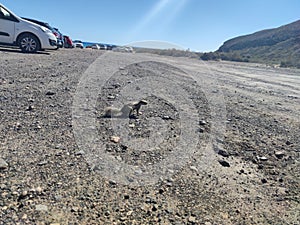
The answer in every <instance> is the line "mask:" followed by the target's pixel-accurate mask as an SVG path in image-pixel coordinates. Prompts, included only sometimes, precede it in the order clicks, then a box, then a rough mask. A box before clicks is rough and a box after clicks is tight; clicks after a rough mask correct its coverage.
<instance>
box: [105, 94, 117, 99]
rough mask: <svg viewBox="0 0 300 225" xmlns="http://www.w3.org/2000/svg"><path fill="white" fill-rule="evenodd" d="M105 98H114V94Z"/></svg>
mask: <svg viewBox="0 0 300 225" xmlns="http://www.w3.org/2000/svg"><path fill="white" fill-rule="evenodd" d="M107 98H108V99H115V98H116V96H114V95H109V96H107Z"/></svg>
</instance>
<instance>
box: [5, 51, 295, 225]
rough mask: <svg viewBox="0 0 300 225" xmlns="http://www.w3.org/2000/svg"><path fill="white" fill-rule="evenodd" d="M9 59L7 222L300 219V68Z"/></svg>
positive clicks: (65, 55)
mask: <svg viewBox="0 0 300 225" xmlns="http://www.w3.org/2000/svg"><path fill="white" fill-rule="evenodd" d="M0 65H1V66H0V102H1V104H0V112H1V122H0V131H1V132H0V150H1V151H0V152H1V154H0V180H1V182H0V224H5V225H7V224H46V225H49V224H68V225H69V224H174V225H175V224H176V225H179V224H205V225H209V224H299V221H300V213H299V212H300V204H299V200H300V199H299V196H300V193H299V190H300V179H299V177H300V169H299V168H300V167H299V152H300V138H299V133H300V120H299V118H300V104H299V103H300V70H294V69H279V68H271V67H267V66H264V65H259V64H243V63H232V62H208V63H203V62H201V61H200V60H197V59H188V58H172V57H162V56H157V55H150V54H131V53H105V52H103V51H97V50H87V49H85V50H81V49H80V50H79V49H75V50H69V49H63V50H58V51H49V52H47V51H46V52H42V53H40V54H22V53H20V52H19V51H18V50H10V49H4V48H3V49H0ZM141 99H145V100H147V102H148V104H147V105H144V106H142V107H141V110H140V111H141V112H142V114H140V115H134V116H132V117H130V118H128V117H125V118H111V119H110V118H104V117H102V115H103V112H104V109H105V107H107V106H114V107H116V108H121V107H122V106H123V105H124V104H126V103H127V102H129V101H136V100H141ZM112 137H114V138H112Z"/></svg>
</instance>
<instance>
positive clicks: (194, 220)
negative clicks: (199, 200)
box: [189, 216, 197, 223]
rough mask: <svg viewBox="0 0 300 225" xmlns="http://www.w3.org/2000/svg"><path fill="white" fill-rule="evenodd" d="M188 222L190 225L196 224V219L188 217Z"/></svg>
mask: <svg viewBox="0 0 300 225" xmlns="http://www.w3.org/2000/svg"><path fill="white" fill-rule="evenodd" d="M189 222H190V223H196V222H197V219H196V217H194V216H190V217H189Z"/></svg>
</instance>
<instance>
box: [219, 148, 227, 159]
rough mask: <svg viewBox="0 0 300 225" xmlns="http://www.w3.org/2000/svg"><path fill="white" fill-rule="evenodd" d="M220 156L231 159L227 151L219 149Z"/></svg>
mask: <svg viewBox="0 0 300 225" xmlns="http://www.w3.org/2000/svg"><path fill="white" fill-rule="evenodd" d="M218 154H219V155H221V156H223V157H229V154H228V152H227V151H225V150H224V149H219V150H218Z"/></svg>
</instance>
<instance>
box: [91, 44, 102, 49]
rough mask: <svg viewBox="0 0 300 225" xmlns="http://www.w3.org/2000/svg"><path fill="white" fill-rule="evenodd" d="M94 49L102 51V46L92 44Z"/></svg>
mask: <svg viewBox="0 0 300 225" xmlns="http://www.w3.org/2000/svg"><path fill="white" fill-rule="evenodd" d="M91 47H92V49H100V46H99V45H98V44H92V46H91Z"/></svg>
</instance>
